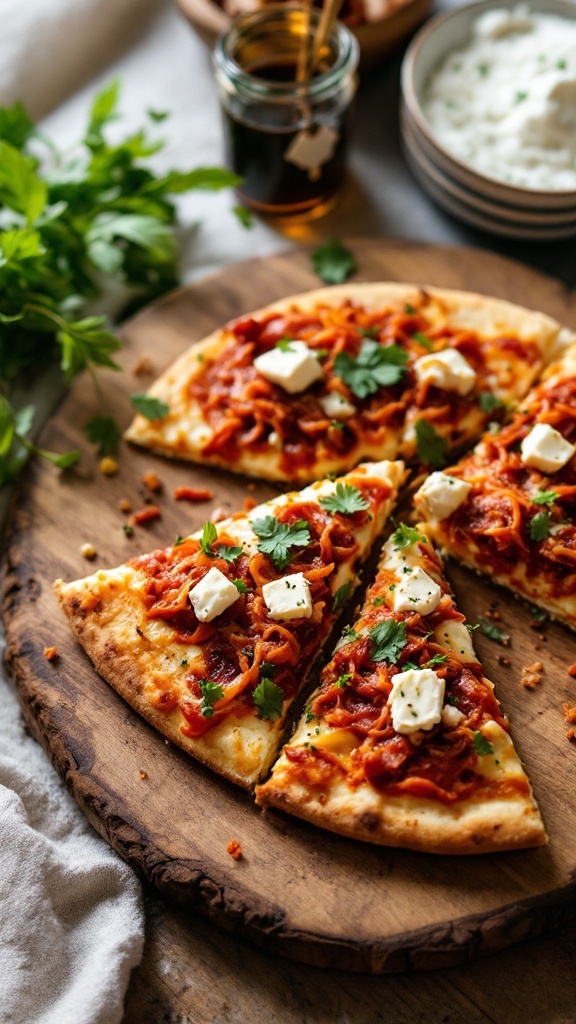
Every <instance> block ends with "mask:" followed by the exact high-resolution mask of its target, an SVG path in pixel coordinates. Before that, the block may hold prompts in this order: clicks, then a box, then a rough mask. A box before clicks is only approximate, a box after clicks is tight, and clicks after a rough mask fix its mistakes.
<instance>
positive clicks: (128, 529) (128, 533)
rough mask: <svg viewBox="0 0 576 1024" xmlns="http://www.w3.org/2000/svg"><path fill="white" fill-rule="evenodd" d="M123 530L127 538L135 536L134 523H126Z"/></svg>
mask: <svg viewBox="0 0 576 1024" xmlns="http://www.w3.org/2000/svg"><path fill="white" fill-rule="evenodd" d="M122 529H123V530H124V533H125V534H126V536H127V537H133V536H134V527H133V526H132V523H124V526H123V527H122Z"/></svg>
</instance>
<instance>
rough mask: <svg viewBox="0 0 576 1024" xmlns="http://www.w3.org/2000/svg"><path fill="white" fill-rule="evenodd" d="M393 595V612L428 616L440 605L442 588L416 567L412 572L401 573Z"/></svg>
mask: <svg viewBox="0 0 576 1024" xmlns="http://www.w3.org/2000/svg"><path fill="white" fill-rule="evenodd" d="M393 593H394V611H395V612H419V614H420V615H430V613H431V612H433V611H434V610H435V609H436V608H437V607H438V605H439V604H440V598H441V597H442V588H441V587H439V586H438V584H437V583H436V582H435V581H434V580H433V579H432V577H431V576H429V575H428V573H427V572H424V569H421V568H420V566H419V565H417V566H415V567H414V568H413V569H412V572H410V573H402V575H401V577H400V581H399V582H398V583H397V584H396V586H395V588H394V591H393Z"/></svg>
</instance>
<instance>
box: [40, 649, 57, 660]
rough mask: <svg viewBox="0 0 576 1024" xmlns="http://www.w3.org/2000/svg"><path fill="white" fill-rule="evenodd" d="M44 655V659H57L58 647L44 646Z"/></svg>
mask: <svg viewBox="0 0 576 1024" xmlns="http://www.w3.org/2000/svg"><path fill="white" fill-rule="evenodd" d="M44 657H45V658H46V661H57V660H58V658H59V654H58V648H57V647H45V648H44Z"/></svg>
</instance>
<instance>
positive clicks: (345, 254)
mask: <svg viewBox="0 0 576 1024" xmlns="http://www.w3.org/2000/svg"><path fill="white" fill-rule="evenodd" d="M312 266H313V267H314V270H315V272H316V273H317V274H318V277H319V278H321V280H322V281H325V283H326V284H342V283H343V282H344V281H346V280H347V279H348V278H349V277H350V274H353V273H354V271H355V270H356V260H355V259H354V256H353V255H352V253H351V252H350V250H349V249H347V248H346V247H345V246H344V245H342V242H339V241H338V239H337V238H333V239H332V240H331V241H330V242H326V243H325V244H324V245H320V246H318V248H317V249H315V250H314V252H313V253H312Z"/></svg>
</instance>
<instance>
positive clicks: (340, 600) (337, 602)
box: [332, 580, 352, 615]
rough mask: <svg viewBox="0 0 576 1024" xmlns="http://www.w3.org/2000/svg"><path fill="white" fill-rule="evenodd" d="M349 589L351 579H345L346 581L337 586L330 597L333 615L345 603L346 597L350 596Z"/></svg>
mask: <svg viewBox="0 0 576 1024" xmlns="http://www.w3.org/2000/svg"><path fill="white" fill-rule="evenodd" d="M351 590H352V580H347V581H346V583H343V584H342V586H341V587H338V590H337V591H336V593H335V594H334V597H333V598H332V611H333V612H334V614H335V615H336V614H337V612H339V611H340V610H341V609H342V608H343V607H344V605H345V604H346V602H347V600H348V598H349V597H350V591H351Z"/></svg>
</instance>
